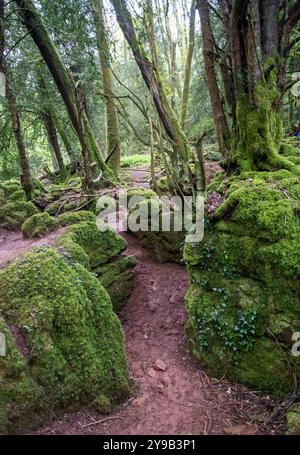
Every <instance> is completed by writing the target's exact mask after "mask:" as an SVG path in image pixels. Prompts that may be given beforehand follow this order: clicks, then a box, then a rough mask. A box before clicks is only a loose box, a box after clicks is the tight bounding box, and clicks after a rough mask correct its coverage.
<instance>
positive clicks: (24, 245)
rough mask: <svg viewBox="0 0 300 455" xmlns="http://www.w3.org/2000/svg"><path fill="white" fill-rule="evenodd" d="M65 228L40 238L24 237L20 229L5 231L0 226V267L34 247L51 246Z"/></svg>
mask: <svg viewBox="0 0 300 455" xmlns="http://www.w3.org/2000/svg"><path fill="white" fill-rule="evenodd" d="M65 230H66V228H61V229H58V230H57V231H55V232H52V233H50V234H48V235H47V236H45V237H43V238H41V239H25V238H24V237H23V234H22V232H21V231H7V230H6V229H1V228H0V269H1V268H4V267H6V266H7V265H8V264H9V263H11V262H12V261H14V260H15V259H17V258H18V257H19V256H22V255H23V254H24V253H26V252H27V251H28V250H30V249H31V248H34V247H41V246H51V245H54V244H55V240H56V239H57V238H58V237H59V236H60V235H61V234H62V233H63V232H64V231H65Z"/></svg>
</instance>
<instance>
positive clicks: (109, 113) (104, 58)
mask: <svg viewBox="0 0 300 455" xmlns="http://www.w3.org/2000/svg"><path fill="white" fill-rule="evenodd" d="M92 5H93V10H94V21H95V27H96V38H97V47H98V53H99V60H100V66H101V73H102V83H103V94H104V102H105V111H106V144H107V155H108V157H109V161H108V162H109V164H110V165H111V167H112V168H113V170H114V171H115V172H116V173H118V172H119V169H120V154H121V145H120V135H119V124H118V112H117V106H116V102H115V99H114V84H113V75H112V70H111V61H110V43H109V38H108V30H107V26H106V23H105V15H104V7H103V1H102V0H92Z"/></svg>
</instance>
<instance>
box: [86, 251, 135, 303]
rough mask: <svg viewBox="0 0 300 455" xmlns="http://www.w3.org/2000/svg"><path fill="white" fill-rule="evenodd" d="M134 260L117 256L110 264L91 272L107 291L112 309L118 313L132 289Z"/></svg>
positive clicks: (130, 257)
mask: <svg viewBox="0 0 300 455" xmlns="http://www.w3.org/2000/svg"><path fill="white" fill-rule="evenodd" d="M135 265H136V259H135V258H134V257H132V256H119V257H117V258H116V259H115V260H113V261H112V262H108V263H107V264H105V265H102V266H100V267H97V268H96V269H94V270H93V273H94V274H95V275H96V277H97V278H98V280H99V281H100V283H101V284H102V286H104V287H105V289H106V290H107V291H108V293H109V295H110V298H111V301H112V304H113V308H114V310H115V311H116V312H119V311H120V310H121V308H122V307H123V305H124V303H125V301H126V299H127V298H128V297H129V296H130V294H131V293H132V289H133V269H134V266H135Z"/></svg>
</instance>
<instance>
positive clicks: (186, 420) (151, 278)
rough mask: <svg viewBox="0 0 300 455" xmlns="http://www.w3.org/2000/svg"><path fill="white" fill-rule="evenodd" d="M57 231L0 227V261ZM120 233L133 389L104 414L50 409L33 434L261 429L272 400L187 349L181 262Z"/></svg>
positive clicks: (143, 181) (50, 240) (140, 176)
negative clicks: (212, 374) (160, 257)
mask: <svg viewBox="0 0 300 455" xmlns="http://www.w3.org/2000/svg"><path fill="white" fill-rule="evenodd" d="M137 172H138V173H134V174H133V175H132V177H133V180H135V181H136V180H140V182H139V186H144V187H146V186H147V179H148V178H149V177H148V175H149V174H147V173H146V172H140V171H137ZM60 234H61V230H59V231H57V232H55V233H51V234H49V235H48V236H47V237H44V238H42V239H39V240H28V239H23V237H22V233H21V232H9V231H4V230H1V229H0V268H1V267H4V266H5V265H7V264H8V263H9V262H11V261H12V260H14V259H16V258H17V257H19V256H21V255H22V254H24V253H25V252H26V251H27V250H29V249H31V248H32V247H34V246H42V245H43V246H44V245H53V244H54V243H55V240H56V238H57V236H58V235H60ZM123 235H124V237H125V238H126V240H127V241H128V249H127V251H126V254H128V255H133V256H135V257H136V258H137V261H138V262H137V266H136V269H135V276H134V289H133V293H132V295H131V297H130V298H129V300H128V303H127V304H126V305H125V306H124V309H123V311H122V313H121V315H120V319H121V322H122V324H123V329H124V335H125V342H126V352H127V359H128V367H129V371H130V376H131V378H132V381H133V384H134V386H133V391H132V396H131V398H130V399H129V400H128V401H127V402H125V403H123V404H122V405H120V406H118V407H117V408H116V409H115V410H114V412H113V413H112V414H110V415H102V414H99V413H97V412H94V411H92V410H90V409H88V407H86V408H84V409H82V410H81V411H80V412H77V413H70V412H68V413H65V414H63V415H60V416H57V417H55V416H54V417H53V420H52V421H51V422H49V423H48V424H47V425H45V426H43V427H42V428H40V429H38V430H36V431H35V432H34V434H99V435H139V434H148V435H163V434H165V435H168V434H169V435H176V434H177V435H182V434H187V435H193V434H254V433H260V432H261V431H262V430H260V428H259V425H260V423H259V422H262V421H264V420H265V419H266V417H267V416H268V414H269V412H270V411H271V410H272V408H273V405H274V404H273V403H272V400H270V399H269V397H260V396H258V395H256V394H255V393H252V392H250V391H249V390H247V389H246V388H245V387H242V386H236V385H234V384H232V383H229V382H228V381H226V380H221V381H217V380H215V379H213V378H209V377H208V376H207V375H206V374H205V372H204V371H203V370H202V369H201V366H200V365H199V363H197V362H196V361H195V360H194V359H193V358H192V356H191V355H190V352H189V349H188V345H187V340H186V336H185V323H186V318H187V315H186V311H185V306H184V295H185V293H186V290H187V286H188V274H187V271H186V269H185V267H184V266H180V265H177V264H157V263H155V262H153V260H152V259H151V258H150V257H149V254H148V252H147V251H146V250H145V249H143V248H142V247H141V246H140V245H139V244H138V242H137V240H136V239H135V238H134V237H133V236H132V235H130V234H127V233H124V234H123ZM254 422H256V423H254ZM270 432H272V429H270V428H268V429H266V428H264V429H263V433H264V434H266V433H270Z"/></svg>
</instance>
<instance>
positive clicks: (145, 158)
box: [121, 155, 151, 168]
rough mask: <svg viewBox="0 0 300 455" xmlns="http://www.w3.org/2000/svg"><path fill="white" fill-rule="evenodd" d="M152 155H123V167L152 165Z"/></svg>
mask: <svg viewBox="0 0 300 455" xmlns="http://www.w3.org/2000/svg"><path fill="white" fill-rule="evenodd" d="M150 161H151V158H150V155H128V156H122V157H121V167H122V168H126V167H142V166H149V165H150Z"/></svg>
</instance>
